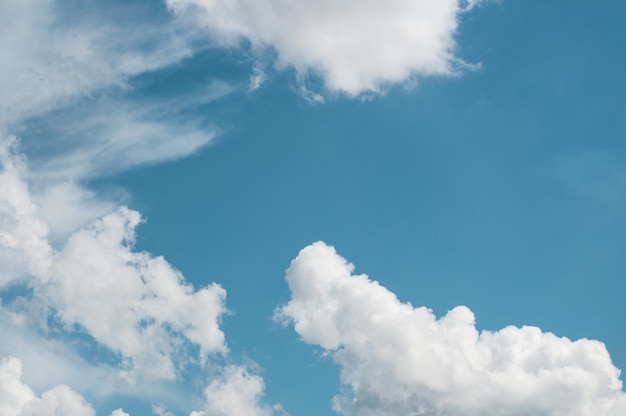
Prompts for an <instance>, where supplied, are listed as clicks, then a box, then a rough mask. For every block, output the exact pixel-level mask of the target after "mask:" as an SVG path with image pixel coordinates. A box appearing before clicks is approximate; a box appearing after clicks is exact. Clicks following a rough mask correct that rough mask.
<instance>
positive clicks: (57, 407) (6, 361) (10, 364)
mask: <svg viewBox="0 0 626 416" xmlns="http://www.w3.org/2000/svg"><path fill="white" fill-rule="evenodd" d="M21 377H22V362H21V361H20V360H19V359H18V358H15V357H2V358H0V414H2V415H3V416H65V415H72V416H95V412H94V410H93V408H92V407H91V406H90V405H89V404H88V403H87V402H86V401H85V399H83V398H82V397H81V396H80V395H79V394H78V393H76V392H75V391H74V390H72V389H71V388H69V387H68V386H65V385H60V386H56V387H54V388H52V389H50V390H48V391H46V392H44V393H43V394H42V395H41V397H37V396H36V395H35V393H33V391H32V390H31V389H30V387H29V386H28V385H26V384H24V383H22V381H21Z"/></svg>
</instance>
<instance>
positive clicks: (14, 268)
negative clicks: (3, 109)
mask: <svg viewBox="0 0 626 416" xmlns="http://www.w3.org/2000/svg"><path fill="white" fill-rule="evenodd" d="M16 146H17V139H16V138H15V137H8V138H4V137H1V136H0V169H1V170H0V260H1V261H2V264H3V267H2V271H0V288H2V287H3V286H6V285H7V284H9V283H11V282H12V281H13V280H15V279H16V278H19V277H22V276H24V275H27V274H35V275H42V276H43V275H46V274H47V272H48V269H49V267H50V262H51V256H52V249H51V248H50V246H49V245H48V241H47V235H48V227H47V225H46V224H45V223H44V222H43V221H42V220H41V219H40V218H39V217H38V213H37V206H36V205H35V204H34V203H33V201H32V200H31V197H30V193H29V190H28V186H27V184H26V182H25V181H24V178H23V177H24V176H25V175H26V163H25V159H24V157H23V156H20V155H18V154H16Z"/></svg>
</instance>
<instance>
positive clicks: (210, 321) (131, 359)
mask: <svg viewBox="0 0 626 416" xmlns="http://www.w3.org/2000/svg"><path fill="white" fill-rule="evenodd" d="M0 163H1V167H2V169H3V170H2V173H0V208H1V209H2V217H0V219H1V221H0V233H1V234H0V235H2V236H3V240H2V242H3V245H4V246H3V247H2V249H1V250H2V251H0V254H2V255H3V256H4V257H5V259H4V260H5V262H4V264H3V269H4V270H12V273H13V274H12V275H11V276H10V277H11V279H12V280H11V279H8V278H6V277H5V280H4V281H3V284H4V285H5V287H6V286H7V285H10V284H13V286H16V285H17V284H16V283H15V282H16V279H22V280H19V282H21V285H22V287H23V293H22V294H20V295H19V296H14V295H9V296H8V297H5V293H6V292H3V291H2V289H3V287H0V300H2V303H0V332H1V333H2V334H3V337H5V339H4V341H3V342H2V343H0V356H3V355H4V356H5V357H7V358H4V359H3V360H2V361H1V362H0V413H1V414H3V415H4V414H7V415H9V416H12V415H16V416H17V415H19V416H30V415H35V414H37V415H73V416H74V415H78V416H80V415H94V410H93V408H92V407H91V406H90V405H89V404H88V403H87V402H86V401H85V400H84V399H83V398H82V396H80V394H78V393H77V392H76V391H74V390H72V389H71V388H70V387H68V386H67V383H68V382H71V383H72V384H73V385H74V384H77V385H79V386H80V388H81V389H82V390H81V393H83V394H84V393H85V392H87V393H91V394H94V392H95V390H97V392H95V393H96V394H99V395H102V394H104V395H105V396H106V395H108V394H116V392H117V393H119V389H120V388H121V387H120V386H125V387H128V389H127V390H126V392H131V391H132V392H134V393H137V392H140V390H142V388H144V387H146V386H148V387H146V388H148V389H151V390H152V392H148V393H146V392H140V395H141V396H142V397H147V398H149V399H154V398H155V396H157V395H158V397H159V398H160V399H161V400H168V398H170V397H169V395H168V394H161V393H162V392H161V393H160V387H159V384H158V382H159V381H160V380H177V379H179V378H180V376H181V375H182V374H186V372H187V370H188V369H189V367H190V366H192V365H193V366H197V368H198V369H200V370H201V372H202V370H204V371H206V374H212V373H219V374H221V375H219V377H217V378H214V379H209V384H208V387H207V388H206V391H205V399H206V405H204V407H203V410H201V411H200V413H198V412H196V413H195V414H200V415H215V414H224V413H215V412H221V411H223V412H226V413H225V414H235V415H236V414H246V415H260V416H266V415H267V416H269V415H272V414H273V411H272V410H271V409H270V408H268V407H266V406H265V405H264V404H262V398H263V390H264V384H263V380H262V378H261V377H260V376H258V375H256V374H252V373H251V372H250V371H249V369H248V368H247V367H245V366H235V365H229V366H226V367H224V368H222V367H221V366H220V365H219V364H217V363H215V362H214V361H211V360H210V359H209V356H210V355H214V354H219V355H221V356H224V357H226V358H227V355H226V354H227V353H228V348H227V346H226V341H225V337H224V333H223V332H222V330H221V329H220V326H219V324H220V319H221V316H222V314H224V313H225V312H226V306H225V296H226V291H225V290H224V289H223V288H222V287H221V286H219V285H217V284H210V285H207V286H205V287H202V288H199V289H195V288H193V287H192V286H191V285H190V284H189V283H187V282H186V281H185V278H184V277H183V275H182V274H181V273H180V272H179V271H177V270H176V269H175V268H174V267H172V266H171V265H170V264H169V263H168V262H167V261H166V260H165V259H164V258H163V257H160V256H154V255H152V254H150V253H147V252H142V251H136V250H134V247H133V245H134V241H135V229H136V227H137V226H138V225H139V224H140V223H141V221H142V219H141V215H140V214H139V213H138V212H136V211H133V210H131V209H128V208H127V207H120V208H118V209H116V210H114V211H113V212H112V213H109V214H106V215H104V216H103V217H102V218H100V219H98V220H95V221H93V222H91V224H89V225H87V226H83V227H81V229H80V230H78V231H76V232H74V233H73V234H72V235H71V236H70V237H69V238H68V239H67V241H66V242H65V244H63V245H62V246H60V248H52V247H51V246H50V244H49V243H48V240H47V229H48V227H47V224H46V220H45V215H43V213H45V210H42V207H41V206H40V205H39V204H37V203H36V202H34V200H33V196H32V194H31V191H30V189H29V186H28V181H27V178H28V176H29V170H28V166H27V163H26V159H25V157H24V156H23V155H21V154H19V152H18V149H17V141H16V140H15V139H14V138H9V139H3V140H2V141H1V142H0ZM51 186H53V190H51V191H46V190H45V188H44V190H42V191H41V193H42V195H47V194H50V193H52V194H53V195H52V196H50V195H48V197H44V198H41V200H42V201H44V203H51V204H52V205H53V207H54V206H56V204H58V202H54V201H57V200H58V199H59V198H61V199H63V195H64V194H65V193H66V192H67V191H68V189H69V190H75V189H78V190H79V191H80V192H81V193H83V194H84V193H85V192H86V191H83V190H82V189H81V188H75V187H76V186H77V185H75V184H72V185H68V184H67V183H61V184H56V185H55V184H54V183H53V184H51ZM55 186H56V188H55ZM57 193H58V195H56V194H57ZM55 195H56V196H55ZM47 199H51V200H52V201H53V202H46V200H47ZM63 204H65V205H66V206H68V207H69V208H70V209H69V212H72V211H73V210H75V211H77V212H79V213H80V212H81V210H82V209H83V208H84V206H85V204H86V202H85V195H82V197H81V198H77V199H75V200H71V199H70V200H67V201H64V202H63ZM87 205H88V204H87ZM49 209H53V208H49ZM42 211H43V212H42ZM87 214H89V215H87ZM87 214H85V215H86V217H89V216H90V215H91V214H92V213H87ZM85 215H83V217H85ZM52 218H53V219H54V216H52ZM74 226H75V224H74V223H73V224H72V227H74ZM9 243H10V244H9ZM42 330H43V331H42ZM68 336H69V337H71V336H78V337H79V338H80V339H81V340H82V341H81V342H82V343H83V344H85V345H88V347H89V348H93V349H96V350H98V349H100V350H106V353H104V354H102V356H99V355H98V354H96V355H91V354H88V356H87V357H81V356H80V355H78V354H77V351H76V350H75V349H73V348H68V347H67V346H66V345H65V344H64V340H66V339H67V337H68ZM47 337H49V338H47ZM7 354H11V355H18V356H20V357H23V358H24V359H25V360H26V362H27V363H29V364H30V365H36V368H33V369H31V370H29V376H28V379H29V380H30V381H29V383H33V382H34V383H35V385H36V386H37V388H38V389H40V391H41V390H44V389H45V390H46V391H45V392H44V393H42V394H41V396H37V394H35V393H34V392H33V391H32V390H31V388H30V387H29V385H27V384H26V383H24V382H22V381H21V378H22V361H21V359H18V358H13V357H9V356H7ZM86 360H88V361H89V362H87V361H86ZM59 382H61V383H60V384H59ZM113 384H115V385H116V386H113ZM137 386H139V387H137ZM141 386H143V387H141ZM51 387H52V388H51ZM161 387H162V386H161ZM155 409H156V410H159V409H161V413H162V414H164V415H165V414H168V413H167V411H166V410H165V408H164V407H162V408H161V407H158V406H157V407H155ZM233 412H234V413H233ZM237 412H239V413H237ZM242 412H243V413H242ZM112 415H115V416H123V415H126V413H124V412H123V410H121V409H118V410H116V411H115V412H113V414H112Z"/></svg>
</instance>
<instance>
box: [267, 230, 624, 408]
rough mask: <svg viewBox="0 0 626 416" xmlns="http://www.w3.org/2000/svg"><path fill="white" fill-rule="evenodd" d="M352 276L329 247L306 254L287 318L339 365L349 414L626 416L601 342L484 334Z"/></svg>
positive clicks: (340, 402) (463, 317) (292, 283)
mask: <svg viewBox="0 0 626 416" xmlns="http://www.w3.org/2000/svg"><path fill="white" fill-rule="evenodd" d="M353 270H354V266H352V265H351V264H349V263H347V262H346V260H345V259H343V258H342V257H340V256H339V255H338V254H337V253H336V252H335V250H334V248H332V247H329V246H327V245H326V244H324V243H322V242H318V243H315V244H313V245H311V246H308V247H306V248H305V249H303V250H302V251H301V252H300V253H299V255H298V256H297V257H296V258H295V259H294V260H293V261H292V263H291V266H290V267H289V269H288V270H287V274H286V279H287V282H288V284H289V287H290V289H291V292H292V298H291V300H290V301H289V303H288V304H287V305H285V306H284V307H282V308H281V309H280V310H279V311H278V315H279V316H280V317H282V319H286V320H287V321H290V322H292V323H293V324H294V327H295V330H296V332H297V333H298V334H299V335H300V336H301V337H302V339H303V340H304V341H305V342H307V343H310V344H315V345H319V346H321V347H322V348H324V349H325V350H327V351H328V352H329V353H330V354H332V357H333V358H334V360H335V361H336V362H337V363H338V364H339V365H340V367H341V380H342V383H343V384H345V385H346V386H347V387H348V389H347V391H346V392H344V393H342V394H339V395H338V396H336V397H335V399H334V408H335V410H336V411H338V412H340V413H341V414H345V415H360V416H367V415H372V416H374V415H376V416H382V415H398V414H407V415H408V414H413V415H441V414H446V415H450V416H455V415H463V416H474V415H476V416H477V415H481V416H487V415H490V416H491V415H492V416H504V415H507V416H518V415H519V416H521V415H528V414H532V415H545V416H548V415H550V416H556V415H559V416H560V415H563V416H565V415H568V416H574V415H576V416H596V415H604V416H619V415H623V414H626V394H624V392H623V391H622V390H621V388H622V383H621V381H620V380H619V370H618V369H617V368H615V367H614V366H613V364H612V362H611V359H610V357H609V354H608V352H607V350H606V348H605V346H604V344H602V343H601V342H598V341H592V340H588V339H581V340H577V341H570V340H569V339H567V338H559V337H557V336H555V335H553V334H551V333H545V332H542V331H541V330H540V329H539V328H536V327H522V328H517V327H512V326H510V327H506V328H504V329H502V330H500V331H496V332H490V331H483V332H481V333H479V332H478V331H477V330H476V327H475V325H474V315H473V313H472V312H471V311H470V310H469V309H468V308H467V307H464V306H458V307H456V308H454V309H452V310H451V311H449V312H448V314H447V315H445V316H444V317H442V318H440V319H437V318H436V317H435V316H434V315H433V313H432V311H430V310H429V309H427V308H425V307H418V308H415V307H413V306H411V305H410V304H408V303H401V302H400V301H399V300H398V299H397V298H396V296H395V295H394V294H393V293H391V292H389V291H388V290H387V289H386V288H384V287H383V286H381V285H380V284H379V283H378V282H376V281H372V280H370V279H369V278H368V277H367V276H366V275H353V274H352V272H353Z"/></svg>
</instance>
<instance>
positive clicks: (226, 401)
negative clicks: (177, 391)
mask: <svg viewBox="0 0 626 416" xmlns="http://www.w3.org/2000/svg"><path fill="white" fill-rule="evenodd" d="M264 389H265V385H264V383H263V379H262V378H261V377H260V376H258V375H255V374H250V372H249V371H248V370H247V369H246V368H245V367H240V366H227V367H226V368H224V370H223V374H222V375H221V377H219V378H217V379H215V380H213V381H212V382H211V383H210V384H209V385H208V386H207V388H206V389H205V391H204V394H205V396H206V400H207V402H206V406H205V409H203V410H202V411H198V412H192V413H191V415H190V416H272V414H273V412H272V410H271V408H269V407H265V406H262V405H261V404H260V400H261V398H262V397H263V391H264Z"/></svg>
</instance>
